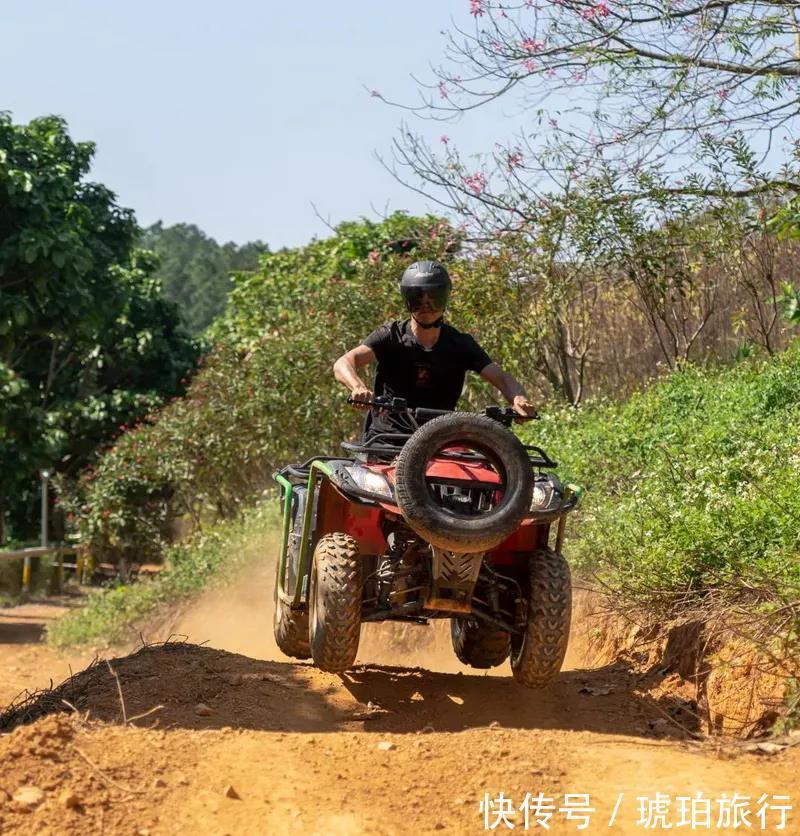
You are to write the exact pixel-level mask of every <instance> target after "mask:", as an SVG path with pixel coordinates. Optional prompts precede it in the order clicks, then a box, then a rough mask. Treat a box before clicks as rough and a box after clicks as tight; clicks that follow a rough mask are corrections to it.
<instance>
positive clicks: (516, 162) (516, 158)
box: [506, 151, 523, 171]
mask: <svg viewBox="0 0 800 836" xmlns="http://www.w3.org/2000/svg"><path fill="white" fill-rule="evenodd" d="M522 163H523V157H522V154H521V153H520V152H519V151H512V152H511V153H510V154H509V155H508V157H506V166H507V167H508V170H509V171H513V170H514V169H515V168H519V167H520V166H521V165H522Z"/></svg>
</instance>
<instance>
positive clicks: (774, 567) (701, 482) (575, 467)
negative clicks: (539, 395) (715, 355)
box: [526, 341, 800, 608]
mask: <svg viewBox="0 0 800 836" xmlns="http://www.w3.org/2000/svg"><path fill="white" fill-rule="evenodd" d="M526 433H527V438H528V440H529V441H532V442H535V443H537V444H541V445H542V446H544V447H545V449H547V450H548V451H549V452H551V454H552V455H554V456H555V458H556V459H557V460H560V461H561V462H562V468H561V471H562V474H561V475H562V476H564V477H567V478H569V479H571V480H573V481H576V482H578V483H579V484H581V485H582V486H583V487H584V488H585V489H586V493H585V498H584V502H583V505H582V509H581V510H580V512H579V513H578V514H576V519H575V520H574V522H573V526H572V532H571V537H570V541H569V546H568V548H569V550H570V553H569V556H570V557H571V559H572V561H573V562H574V563H575V564H576V565H577V566H579V567H580V568H581V569H584V570H588V571H593V572H596V573H597V574H598V575H599V576H600V577H602V578H603V579H604V580H605V581H606V582H607V583H609V584H610V585H611V586H612V587H613V588H615V589H617V590H619V591H620V592H622V593H623V594H625V595H627V596H629V597H632V598H633V599H636V600H638V601H639V602H641V603H643V604H645V605H647V606H649V607H651V608H652V607H657V606H664V605H666V606H670V605H674V603H675V602H677V601H685V600H686V596H687V594H688V595H689V596H694V597H695V598H697V599H700V598H701V597H702V596H703V595H705V594H707V593H708V592H709V591H712V590H713V591H721V590H722V591H728V592H733V593H744V594H747V595H749V596H750V598H751V600H753V601H755V602H756V603H757V604H758V605H759V606H761V605H766V606H767V607H769V606H771V605H775V604H778V603H780V602H782V601H785V600H787V599H789V600H795V601H796V600H797V599H798V597H800V560H799V559H798V557H800V341H796V342H795V343H794V344H793V345H792V346H790V348H789V349H788V350H787V351H785V352H784V353H783V354H781V355H780V356H778V357H775V358H756V359H751V360H747V361H744V362H742V363H740V364H739V365H736V366H733V367H728V368H722V369H720V368H714V369H704V368H696V367H690V368H687V369H685V370H684V371H682V372H678V373H674V374H672V375H670V376H669V377H667V378H664V379H663V380H661V381H659V382H658V383H656V384H654V385H653V386H651V387H650V388H648V389H647V390H645V391H643V392H640V393H637V394H635V395H634V396H633V397H631V398H629V399H628V400H626V401H624V402H620V403H611V402H606V403H598V404H594V405H592V406H589V407H587V408H583V409H580V410H575V409H562V410H557V411H555V412H550V413H549V414H548V415H547V416H546V417H545V418H544V420H542V421H540V422H536V424H535V425H534V426H531V427H529V428H527V430H526Z"/></svg>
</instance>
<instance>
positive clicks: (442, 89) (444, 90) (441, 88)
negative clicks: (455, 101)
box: [439, 81, 448, 99]
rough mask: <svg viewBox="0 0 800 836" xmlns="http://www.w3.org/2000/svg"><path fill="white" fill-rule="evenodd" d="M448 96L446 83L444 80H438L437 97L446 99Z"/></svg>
mask: <svg viewBox="0 0 800 836" xmlns="http://www.w3.org/2000/svg"><path fill="white" fill-rule="evenodd" d="M447 97H448V92H447V85H446V84H445V83H444V81H440V82H439V98H441V99H446V98H447Z"/></svg>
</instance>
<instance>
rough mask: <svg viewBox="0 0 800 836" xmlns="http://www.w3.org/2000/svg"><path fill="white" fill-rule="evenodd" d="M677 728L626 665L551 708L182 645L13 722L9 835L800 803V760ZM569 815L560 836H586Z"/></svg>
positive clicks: (470, 687) (457, 681)
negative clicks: (724, 746) (753, 801)
mask: <svg viewBox="0 0 800 836" xmlns="http://www.w3.org/2000/svg"><path fill="white" fill-rule="evenodd" d="M67 695H68V696H69V697H71V699H70V700H69V702H71V703H72V704H73V705H74V707H75V709H77V710H72V709H70V708H69V707H68V706H67V705H66V704H65V703H64V700H65V699H67ZM154 709H155V710H154ZM37 713H38V714H39V715H40V716H39V718H38V719H36V720H34V721H33V722H29V723H28V724H25V721H26V720H27V721H30V720H32V719H33V717H34V716H35V715H36V714H37ZM137 715H138V716H137ZM661 716H662V715H661V713H660V711H659V707H658V706H657V705H655V704H653V703H652V701H650V700H649V698H647V697H646V696H643V695H641V694H638V693H637V692H636V676H635V675H634V674H632V673H631V672H630V671H628V670H627V669H626V668H625V667H624V666H619V665H617V666H607V667H603V668H600V669H597V670H571V671H565V672H564V673H562V675H561V676H560V677H559V678H558V680H557V681H556V682H555V683H554V685H553V686H552V687H551V688H548V689H546V690H544V691H541V692H531V691H528V690H526V689H523V688H521V687H519V686H517V685H516V684H515V683H514V682H513V681H512V680H511V679H510V677H496V676H495V677H486V676H480V675H462V674H448V673H433V672H430V671H425V670H423V669H419V668H415V669H407V668H396V667H387V666H379V665H364V666H360V667H357V668H355V669H354V670H352V671H349V672H348V673H347V674H345V675H343V676H334V675H330V674H325V673H322V672H320V671H317V670H316V669H314V668H313V667H311V666H310V665H294V664H289V663H280V662H268V661H263V660H256V659H250V658H248V657H246V656H242V655H239V654H234V653H229V652H226V651H221V650H215V649H213V648H208V647H199V646H193V645H188V644H184V643H181V642H172V643H167V644H164V645H158V646H151V647H144V648H142V649H140V650H138V651H137V652H136V653H134V654H132V655H130V656H128V657H123V658H118V659H114V660H111V662H110V668H109V666H108V665H106V664H105V663H102V662H98V663H95V664H94V665H92V666H91V667H90V668H89V669H88V670H86V671H83V672H82V673H80V674H78V675H76V676H75V677H73V678H71V679H70V680H69V681H68V682H67V683H64V684H63V685H62V686H60V687H59V688H58V689H55V691H53V692H48V693H42V694H39V695H37V696H36V697H35V698H33V699H31V700H29V701H28V702H27V703H26V704H25V705H24V706H18V707H16V708H13V709H11V710H10V711H7V712H6V713H5V714H4V715H3V721H4V722H5V724H6V726H7V727H8V726H10V725H14V724H15V723H16V724H20V723H22V725H17V727H16V728H15V729H14V730H13V731H11V732H10V733H8V734H5V735H2V736H0V762H2V764H3V770H2V771H0V832H3V833H25V834H27V833H36V832H41V833H64V834H73V833H74V834H79V833H80V834H83V833H87V832H91V833H95V832H97V833H102V832H108V833H130V834H140V836H149V835H150V834H152V836H157V834H174V833H179V834H183V833H187V834H194V833H198V832H201V833H204V834H205V833H208V834H225V833H227V834H232V833H236V834H239V833H243V834H246V833H265V832H281V833H298V834H300V833H303V834H305V833H332V834H362V833H364V834H366V833H369V834H387V836H388V834H415V836H416V834H420V833H434V832H446V833H457V834H462V833H463V834H468V833H476V832H481V831H482V830H483V829H484V817H483V814H482V812H481V807H480V804H481V801H482V800H484V798H485V796H486V795H487V794H488V797H489V798H492V799H494V798H497V797H498V795H499V793H501V792H502V793H504V794H505V796H506V797H507V798H511V799H512V800H513V802H514V813H513V816H514V819H513V820H514V821H515V822H516V824H517V826H518V827H519V828H520V829H522V813H521V812H520V811H519V809H518V807H519V805H520V803H521V802H523V800H524V797H525V795H526V793H529V792H530V793H533V794H536V793H538V792H542V793H543V794H544V796H545V797H546V798H550V799H552V800H553V803H554V804H555V805H559V804H561V803H563V800H564V798H565V794H566V793H587V794H589V796H590V798H591V806H592V807H593V808H594V813H593V816H594V817H593V819H592V826H591V827H590V828H589V829H588V830H587V832H590V833H593V832H598V833H599V832H612V833H617V834H633V833H640V832H641V830H642V825H641V824H637V817H638V814H637V806H636V796H637V795H648V796H650V797H654V796H655V794H656V793H657V792H660V793H664V794H668V795H670V796H677V795H678V794H681V793H683V794H687V793H694V792H695V791H696V790H697V789H700V790H702V791H703V792H704V793H705V794H706V795H707V796H710V797H712V798H721V797H722V796H723V795H725V794H727V796H729V795H730V793H731V792H732V791H738V792H740V793H745V792H746V793H748V794H749V795H750V796H751V797H754V798H757V797H759V796H760V795H761V794H764V793H766V794H769V795H770V797H771V796H772V795H774V794H781V793H785V794H789V795H791V796H792V797H793V798H795V797H796V794H797V793H798V792H800V780H799V779H798V775H800V752H799V751H797V750H796V749H795V750H791V749H787V750H786V751H783V752H782V753H780V754H779V755H778V756H777V757H774V758H764V757H757V756H755V755H742V754H741V753H739V754H736V752H735V751H731V750H728V751H724V752H723V754H724V758H720V757H719V754H718V750H717V749H715V748H711V747H709V746H704V745H699V744H696V743H693V742H691V741H687V740H684V739H681V737H680V735H681V732H680V730H678V731H677V735H678V739H672V740H666V739H664V740H655V739H653V738H654V737H659V736H662V737H663V734H661V733H657V732H656V731H654V729H653V725H652V723H653V722H654V720H655V719H657V718H658V717H661ZM126 719H127V722H126ZM644 738H650V739H644ZM620 794H622V796H623V799H622V804H621V807H620V814H619V820H618V822H617V824H616V825H615V826H614V827H613V828H609V827H608V826H607V822H608V819H609V816H610V815H611V813H612V809H613V807H614V805H615V802H616V801H617V799H618V798H619V796H620ZM553 815H554V819H553V821H552V822H551V825H552V827H551V832H554V833H559V834H560V833H572V832H574V830H575V823H574V822H572V821H568V820H566V818H565V816H564V814H563V813H562V812H560V811H559V808H558V806H556V810H555V812H554V814H553ZM673 818H674V816H673ZM490 821H491V819H490ZM796 824H797V822H796V821H795V820H794V819H792V820H790V822H789V825H790V826H789V827H787V832H795V831H792V829H791V827H792V826H794V825H796ZM503 827H505V826H503ZM531 827H533V825H531ZM717 832H727V831H726V829H725V828H720V829H718V830H717Z"/></svg>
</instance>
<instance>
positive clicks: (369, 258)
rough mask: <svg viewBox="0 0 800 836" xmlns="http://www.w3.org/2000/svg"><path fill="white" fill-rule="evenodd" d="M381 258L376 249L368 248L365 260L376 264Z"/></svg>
mask: <svg viewBox="0 0 800 836" xmlns="http://www.w3.org/2000/svg"><path fill="white" fill-rule="evenodd" d="M380 260H381V254H380V253H379V252H378V251H377V250H370V253H369V255H368V256H367V261H369V263H370V264H377V263H378V262H379V261H380Z"/></svg>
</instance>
